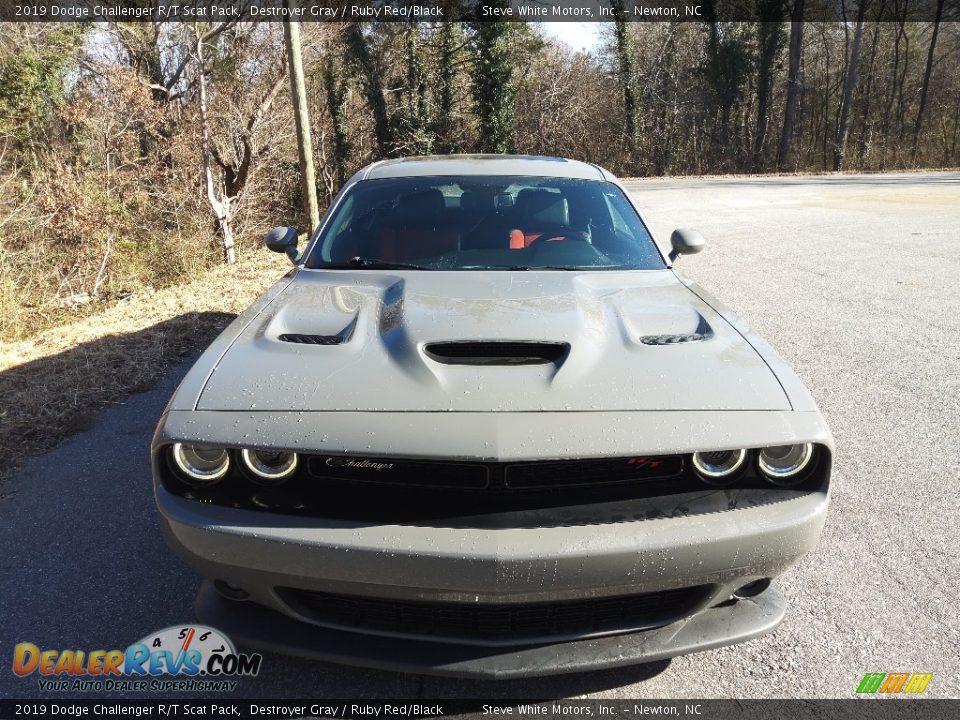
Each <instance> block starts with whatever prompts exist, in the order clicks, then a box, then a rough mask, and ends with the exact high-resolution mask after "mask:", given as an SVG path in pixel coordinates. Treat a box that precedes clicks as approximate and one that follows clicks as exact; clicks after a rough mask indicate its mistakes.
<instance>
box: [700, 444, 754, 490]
mask: <svg viewBox="0 0 960 720" xmlns="http://www.w3.org/2000/svg"><path fill="white" fill-rule="evenodd" d="M746 459H747V451H746V450H716V451H713V452H695V453H694V454H693V468H694V470H696V471H697V474H698V475H699V476H700V478H701V479H702V480H703V481H704V482H707V483H710V484H711V485H726V484H727V483H728V482H731V481H732V480H733V478H734V475H736V472H737V470H739V469H740V468H741V467H742V466H743V463H744V461H745V460H746Z"/></svg>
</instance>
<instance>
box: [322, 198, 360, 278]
mask: <svg viewBox="0 0 960 720" xmlns="http://www.w3.org/2000/svg"><path fill="white" fill-rule="evenodd" d="M354 197H355V194H351V195H349V196H348V197H347V199H346V200H344V201H343V205H342V206H341V208H340V211H339V212H338V213H337V217H336V218H334V223H333V225H332V226H331V227H330V228H329V229H328V230H327V233H326V235H327V237H329V238H330V240H329V241H328V242H325V243H324V244H323V247H321V248H320V253H321V256H322V257H323V259H324V260H325V261H327V262H330V260H331V259H332V258H333V256H334V254H335V253H334V248H336V246H337V245H338V244H339V243H338V241H339V240H340V237H341V236H342V235H343V234H344V233H345V232H346V231H348V230H349V228H350V223H352V222H353V206H354V204H355V201H354Z"/></svg>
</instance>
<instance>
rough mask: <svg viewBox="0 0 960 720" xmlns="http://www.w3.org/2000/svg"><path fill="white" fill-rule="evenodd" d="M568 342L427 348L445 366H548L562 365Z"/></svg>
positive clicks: (447, 344)
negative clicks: (553, 364)
mask: <svg viewBox="0 0 960 720" xmlns="http://www.w3.org/2000/svg"><path fill="white" fill-rule="evenodd" d="M569 351H570V345H569V344H567V343H545V342H435V343H429V344H427V345H426V346H425V347H424V352H425V353H426V355H427V357H429V358H430V359H431V360H435V361H436V362H439V363H443V364H444V365H546V364H549V363H557V364H558V363H560V362H561V361H562V360H563V359H564V358H565V357H566V355H567V353H568V352H569Z"/></svg>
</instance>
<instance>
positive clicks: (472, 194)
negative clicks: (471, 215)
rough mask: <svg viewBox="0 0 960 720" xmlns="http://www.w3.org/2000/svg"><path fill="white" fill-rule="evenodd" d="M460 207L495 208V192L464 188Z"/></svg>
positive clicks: (470, 208) (466, 208) (472, 208)
mask: <svg viewBox="0 0 960 720" xmlns="http://www.w3.org/2000/svg"><path fill="white" fill-rule="evenodd" d="M460 207H461V208H462V209H464V210H493V192H492V191H491V192H484V191H482V190H464V191H463V195H461V196H460Z"/></svg>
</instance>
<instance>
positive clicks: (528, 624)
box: [277, 586, 708, 645]
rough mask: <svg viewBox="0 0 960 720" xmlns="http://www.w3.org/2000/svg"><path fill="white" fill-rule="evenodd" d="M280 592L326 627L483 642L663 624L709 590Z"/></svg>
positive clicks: (601, 632) (532, 640) (554, 637)
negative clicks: (504, 596) (498, 594)
mask: <svg viewBox="0 0 960 720" xmlns="http://www.w3.org/2000/svg"><path fill="white" fill-rule="evenodd" d="M277 590H278V592H279V593H280V595H281V597H283V599H284V600H285V601H286V602H287V603H288V604H289V605H290V606H291V607H292V608H293V609H294V610H296V611H297V612H299V613H300V614H302V615H303V616H305V617H307V618H308V619H310V620H312V621H314V622H317V623H319V624H321V625H330V626H334V627H340V628H345V629H349V630H356V631H359V632H370V633H374V634H378V633H384V634H391V635H402V636H408V637H422V638H429V639H433V640H439V641H459V642H465V643H468V644H476V645H522V644H525V643H526V644H529V643H535V642H547V641H556V640H561V639H570V638H582V637H589V636H594V635H609V634H615V633H622V632H630V631H634V630H642V629H649V628H654V627H662V626H664V625H668V624H670V623H671V622H673V621H674V620H676V619H678V618H680V617H682V616H683V615H684V614H686V613H687V612H688V611H690V610H692V609H693V608H694V607H695V606H696V605H697V604H698V603H699V602H700V601H701V600H702V599H703V598H704V597H706V595H707V590H708V588H707V587H705V586H698V587H690V588H679V589H675V590H664V591H661V592H654V593H645V594H642V595H623V596H618V597H605V598H591V599H588V600H567V601H561V602H539V603H512V604H499V605H491V604H479V603H476V604H475V603H452V602H427V601H412V600H394V599H385V598H369V597H361V596H356V595H335V594H332V593H323V592H312V591H307V590H296V589H293V588H277Z"/></svg>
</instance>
